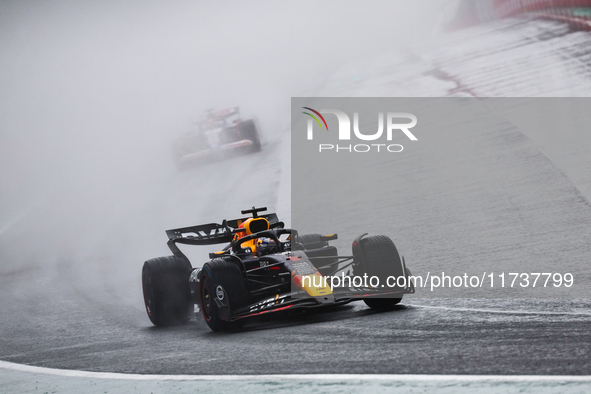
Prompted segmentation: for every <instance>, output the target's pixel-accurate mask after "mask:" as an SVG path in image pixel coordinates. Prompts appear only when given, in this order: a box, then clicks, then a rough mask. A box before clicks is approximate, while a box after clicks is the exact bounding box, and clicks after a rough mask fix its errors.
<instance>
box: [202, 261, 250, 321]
mask: <svg viewBox="0 0 591 394" xmlns="http://www.w3.org/2000/svg"><path fill="white" fill-rule="evenodd" d="M199 283H200V296H201V297H200V298H201V310H202V311H203V318H204V319H205V322H206V323H207V325H208V326H209V328H211V329H212V330H213V331H227V330H236V329H239V328H240V327H242V325H243V324H244V319H241V320H237V321H234V322H230V321H228V319H229V315H230V313H231V312H232V311H236V310H237V309H239V308H243V307H245V306H248V305H249V303H250V296H249V293H248V288H247V287H246V281H245V279H244V277H243V276H242V271H241V270H240V268H239V267H238V265H237V264H236V263H234V262H231V261H226V260H224V259H213V260H212V261H210V262H209V263H206V264H205V265H204V266H203V269H202V270H201V274H200V280H199ZM214 297H215V298H217V300H216V299H214ZM220 304H225V305H227V306H229V310H226V311H224V310H222V308H221V307H220ZM224 313H226V319H224V318H223V314H224Z"/></svg>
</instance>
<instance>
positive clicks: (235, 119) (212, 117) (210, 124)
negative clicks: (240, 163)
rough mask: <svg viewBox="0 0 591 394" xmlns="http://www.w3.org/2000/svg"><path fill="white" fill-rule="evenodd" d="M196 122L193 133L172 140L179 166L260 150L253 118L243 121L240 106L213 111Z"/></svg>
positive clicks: (173, 151)
mask: <svg viewBox="0 0 591 394" xmlns="http://www.w3.org/2000/svg"><path fill="white" fill-rule="evenodd" d="M195 123H196V124H195V128H194V129H193V130H192V131H191V132H189V133H187V134H186V135H184V136H183V137H181V138H179V139H177V140H175V141H174V142H173V146H172V153H173V158H174V160H175V163H176V165H177V167H178V168H180V169H185V168H188V167H191V166H194V165H198V164H204V163H207V162H210V161H215V160H220V159H224V158H228V157H231V156H233V155H236V154H240V153H248V152H258V151H259V150H261V141H260V139H259V133H258V130H257V127H256V124H255V122H254V120H252V119H249V120H242V119H241V118H240V109H239V108H238V107H234V108H229V109H225V110H222V111H216V112H214V111H212V110H210V111H208V112H207V114H206V115H205V116H203V117H201V118H200V119H198V120H197V122H195Z"/></svg>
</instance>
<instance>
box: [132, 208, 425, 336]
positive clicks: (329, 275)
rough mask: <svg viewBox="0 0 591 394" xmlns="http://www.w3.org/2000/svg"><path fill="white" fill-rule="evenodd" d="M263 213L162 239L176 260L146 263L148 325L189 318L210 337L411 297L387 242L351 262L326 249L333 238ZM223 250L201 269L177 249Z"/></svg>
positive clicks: (363, 243) (364, 245) (374, 242)
mask: <svg viewBox="0 0 591 394" xmlns="http://www.w3.org/2000/svg"><path fill="white" fill-rule="evenodd" d="M262 211H266V208H255V207H253V208H252V209H249V210H245V211H242V214H243V215H246V214H252V217H244V218H240V219H234V220H224V221H222V223H221V224H217V223H210V224H203V225H198V226H192V227H184V228H177V229H173V230H168V231H166V234H167V235H168V238H169V240H168V247H169V248H170V250H171V251H172V253H173V256H167V257H158V258H155V259H150V260H148V261H146V262H145V263H144V267H143V270H142V285H143V293H144V301H145V305H146V310H147V312H148V317H149V318H150V320H151V321H152V323H154V324H155V325H157V326H166V325H174V324H179V323H183V322H186V321H187V320H189V316H190V314H191V312H193V311H194V312H195V314H196V316H197V317H198V318H199V317H200V315H201V314H202V315H203V318H204V319H205V321H206V322H207V324H208V325H209V327H210V328H211V329H212V330H213V331H223V330H228V329H235V328H237V327H241V326H242V324H243V323H244V321H245V320H246V318H248V317H252V316H257V315H261V314H266V313H271V312H277V311H285V310H288V309H289V310H293V309H297V308H317V307H322V306H328V305H342V304H346V303H349V302H351V301H356V300H363V301H365V303H366V304H367V305H368V306H369V307H371V308H374V309H378V310H388V309H392V308H393V307H394V306H395V305H396V304H397V303H399V302H400V300H401V299H402V296H403V294H407V293H414V286H413V284H412V283H411V280H410V278H409V277H410V276H411V273H410V271H409V270H408V268H406V264H405V262H404V258H403V257H402V256H401V255H400V254H399V253H398V251H397V249H396V247H395V246H394V243H393V242H392V241H391V240H390V238H388V237H385V236H380V235H378V236H371V237H365V236H366V235H367V234H363V235H360V236H359V237H357V239H355V240H354V241H353V255H351V256H339V255H338V254H337V250H336V248H335V247H334V246H329V245H328V241H330V240H335V239H337V235H336V234H331V235H325V236H321V235H319V234H306V235H299V234H298V233H297V231H295V230H293V229H286V228H284V224H283V222H280V221H279V220H278V218H277V215H276V214H274V213H270V214H264V215H259V214H258V213H259V212H262ZM221 243H225V244H227V245H226V246H225V247H224V248H223V249H222V250H220V251H218V252H214V253H210V254H209V257H210V259H211V260H210V261H209V262H207V263H205V264H204V265H203V267H198V268H193V267H192V266H191V263H190V262H189V260H188V259H187V257H186V256H185V255H184V254H183V253H182V252H181V251H180V249H179V248H178V246H177V244H189V245H213V244H221ZM336 279H338V282H339V283H336V282H337V280H336ZM329 280H330V282H329Z"/></svg>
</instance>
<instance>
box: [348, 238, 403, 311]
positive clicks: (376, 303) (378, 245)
mask: <svg viewBox="0 0 591 394" xmlns="http://www.w3.org/2000/svg"><path fill="white" fill-rule="evenodd" d="M360 249H361V253H362V256H363V257H362V260H363V261H364V262H365V264H359V265H358V266H356V267H355V268H354V271H353V273H354V274H355V275H356V276H363V275H364V274H367V276H369V277H372V276H377V277H378V278H379V280H380V286H382V285H383V286H387V280H388V277H390V276H393V277H396V278H398V277H399V276H401V275H404V268H403V265H402V260H401V257H400V254H399V253H398V250H397V249H396V246H395V245H394V242H392V240H391V239H390V238H389V237H386V236H384V235H375V236H371V237H367V238H362V239H361V241H360ZM363 301H364V302H365V304H366V305H367V306H369V307H370V308H372V309H376V310H391V309H393V308H394V307H395V306H396V305H397V304H398V303H399V302H400V301H402V296H401V297H400V298H398V297H397V298H367V299H364V300H363Z"/></svg>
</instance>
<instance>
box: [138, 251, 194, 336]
mask: <svg viewBox="0 0 591 394" xmlns="http://www.w3.org/2000/svg"><path fill="white" fill-rule="evenodd" d="M190 274H191V264H190V263H189V262H188V261H187V260H184V259H181V258H179V257H175V256H166V257H157V258H155V259H150V260H148V261H146V262H145V263H144V267H143V269H142V287H143V293H144V303H145V305H146V311H147V312H148V317H149V318H150V321H151V322H152V323H153V324H154V325H156V326H171V325H176V324H182V323H186V322H187V321H188V320H189V316H190V315H191V312H192V309H193V308H192V306H193V303H192V300H191V291H190V288H189V275H190Z"/></svg>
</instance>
